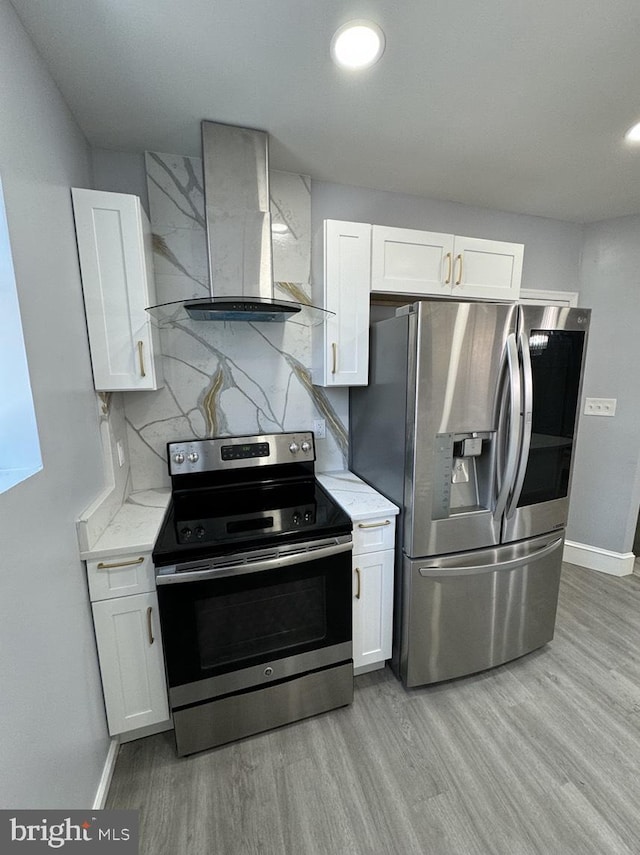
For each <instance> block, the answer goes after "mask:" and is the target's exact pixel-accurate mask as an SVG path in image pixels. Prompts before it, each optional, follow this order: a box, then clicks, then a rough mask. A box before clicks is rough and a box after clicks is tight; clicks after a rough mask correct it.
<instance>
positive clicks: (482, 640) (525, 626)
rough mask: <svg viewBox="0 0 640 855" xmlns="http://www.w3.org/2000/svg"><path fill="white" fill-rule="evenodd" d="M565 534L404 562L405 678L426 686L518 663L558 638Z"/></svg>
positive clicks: (402, 663)
mask: <svg viewBox="0 0 640 855" xmlns="http://www.w3.org/2000/svg"><path fill="white" fill-rule="evenodd" d="M563 541H564V532H562V533H561V534H560V535H558V533H557V532H554V533H553V534H550V535H545V536H543V537H536V538H533V539H530V540H525V541H520V542H519V543H513V544H508V545H505V546H497V547H494V548H491V549H480V550H474V551H473V552H465V553H458V554H457V555H445V556H439V557H437V558H423V559H409V558H406V557H405V558H404V560H403V608H402V626H401V637H400V657H399V664H400V676H401V677H402V680H403V681H404V683H405V684H406V685H407V686H420V685H424V684H427V683H436V682H438V681H440V680H450V679H451V678H453V677H461V676H463V675H465V674H473V673H475V672H476V671H482V670H484V669H485V668H491V667H492V666H494V665H500V664H501V663H503V662H508V661H509V660H510V659H515V658H516V657H518V656H522V655H523V654H525V653H529V652H530V651H531V650H535V649H536V648H537V647H541V646H542V645H543V644H546V642H548V641H550V640H551V639H552V638H553V630H554V626H555V619H556V606H557V600H558V586H559V583H560V567H561V562H562V546H563Z"/></svg>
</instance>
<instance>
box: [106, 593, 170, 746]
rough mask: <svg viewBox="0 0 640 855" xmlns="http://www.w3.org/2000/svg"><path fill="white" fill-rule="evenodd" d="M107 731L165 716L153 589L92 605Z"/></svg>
mask: <svg viewBox="0 0 640 855" xmlns="http://www.w3.org/2000/svg"><path fill="white" fill-rule="evenodd" d="M93 622H94V626H95V631H96V642H97V645H98V659H99V661H100V671H101V674H102V688H103V691H104V701H105V706H106V709H107V721H108V723H109V733H110V734H111V735H112V736H113V735H114V734H116V733H125V732H126V731H129V730H134V729H135V728H138V727H145V726H146V725H150V724H157V723H158V722H161V721H166V719H168V718H169V707H168V704H167V686H166V681H165V674H164V659H163V655H162V639H161V637H160V622H159V620H158V597H157V595H156V593H155V592H154V593H148V594H136V595H135V596H132V597H118V598H116V599H113V600H102V601H101V602H99V603H93Z"/></svg>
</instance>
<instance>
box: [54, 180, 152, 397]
mask: <svg viewBox="0 0 640 855" xmlns="http://www.w3.org/2000/svg"><path fill="white" fill-rule="evenodd" d="M71 192H72V196H73V209H74V216H75V221H76V235H77V240H78V254H79V258H80V269H81V273H82V289H83V293H84V302H85V310H86V316H87V329H88V332H89V346H90V349H91V363H92V366H93V380H94V385H95V388H96V389H97V390H98V391H131V390H143V389H158V388H160V386H162V375H161V370H160V360H159V355H160V348H159V343H158V337H157V329H156V327H155V325H154V324H153V323H152V319H151V315H149V313H148V312H147V311H145V309H146V307H147V306H152V305H154V304H155V302H156V299H155V281H154V276H153V258H152V245H151V226H150V224H149V220H148V219H147V216H146V214H145V212H144V210H143V208H142V206H141V204H140V199H139V198H138V197H137V196H130V195H126V194H123V193H106V192H103V191H98V190H84V189H77V188H74V189H73V190H72V191H71Z"/></svg>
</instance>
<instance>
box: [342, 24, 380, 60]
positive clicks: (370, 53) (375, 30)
mask: <svg viewBox="0 0 640 855" xmlns="http://www.w3.org/2000/svg"><path fill="white" fill-rule="evenodd" d="M383 51H384V33H383V32H382V30H381V29H380V27H379V26H378V25H377V24H374V23H373V22H371V21H349V23H347V24H344V25H343V26H342V27H340V28H339V29H338V30H336V32H335V33H334V35H333V38H332V39H331V58H332V59H333V61H334V62H335V63H336V65H340V66H342V67H343V68H354V69H355V68H369V66H371V65H373V64H374V63H376V62H377V61H378V60H379V59H380V57H381V56H382V53H383Z"/></svg>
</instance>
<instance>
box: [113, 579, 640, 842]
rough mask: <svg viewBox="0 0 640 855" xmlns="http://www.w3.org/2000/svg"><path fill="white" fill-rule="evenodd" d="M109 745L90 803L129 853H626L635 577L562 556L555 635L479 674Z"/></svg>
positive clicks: (635, 688) (635, 674) (367, 686)
mask: <svg viewBox="0 0 640 855" xmlns="http://www.w3.org/2000/svg"><path fill="white" fill-rule="evenodd" d="M172 740H173V736H172V734H171V733H165V734H159V735H157V736H152V737H148V738H146V739H143V740H138V741H136V742H130V743H128V744H126V745H124V746H122V748H121V749H120V754H119V758H118V762H117V766H116V770H115V774H114V778H113V782H112V785H111V791H110V795H109V800H108V805H107V806H108V807H111V808H137V809H139V810H140V832H141V846H140V853H141V855H152V853H153V855H178V854H179V855H200V853H211V854H212V855H254V853H255V855H258V853H260V855H387V853H389V855H396V853H397V855H413V853H416V855H417V853H419V855H574V853H575V855H631V853H638V852H640V577H639V576H637V575H633V576H627V577H624V578H615V577H612V576H604V575H601V574H597V573H594V572H592V571H589V570H585V569H583V568H580V567H575V566H572V565H564V567H563V573H562V581H561V592H560V602H559V607H558V622H557V627H556V636H555V638H554V640H553V642H552V643H551V644H549V645H547V646H546V647H545V648H543V649H542V650H539V651H536V652H535V653H532V654H530V655H529V656H525V657H523V658H522V659H519V660H517V661H515V662H511V663H509V664H508V665H504V666H502V667H500V668H497V669H494V670H492V671H487V672H484V673H482V674H479V675H476V676H473V677H468V678H464V679H461V680H455V681H452V682H449V683H442V684H439V685H437V686H432V687H423V688H419V689H410V690H407V689H404V688H403V687H402V685H401V684H400V683H399V682H398V681H397V680H396V678H395V677H394V676H393V674H392V673H391V671H390V670H389V669H385V670H383V671H376V672H373V673H371V674H365V675H362V676H360V677H357V678H356V696H355V701H354V703H353V706H351V707H346V708H344V709H341V710H335V711H333V712H330V713H326V714H324V715H321V716H317V717H315V718H312V719H308V720H306V721H303V722H298V723H296V724H292V725H289V726H287V727H284V728H280V729H279V730H276V731H272V732H270V733H266V734H261V735H259V736H255V737H252V738H249V739H246V740H244V741H242V742H238V743H235V744H232V745H229V746H225V747H222V748H218V749H215V750H212V751H207V752H204V753H202V754H199V755H195V756H193V757H190V758H186V759H179V758H177V757H176V756H175V751H174V746H173V741H172Z"/></svg>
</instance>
